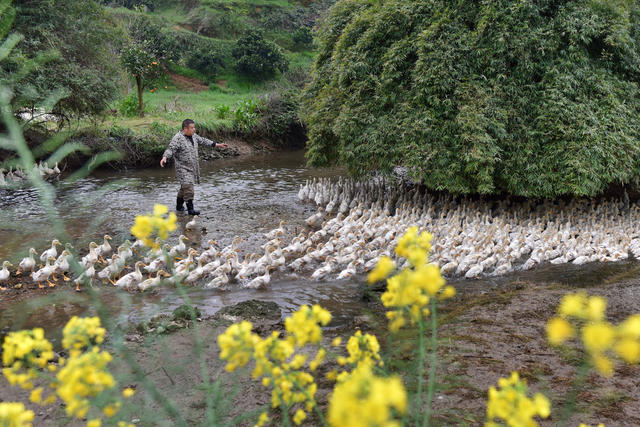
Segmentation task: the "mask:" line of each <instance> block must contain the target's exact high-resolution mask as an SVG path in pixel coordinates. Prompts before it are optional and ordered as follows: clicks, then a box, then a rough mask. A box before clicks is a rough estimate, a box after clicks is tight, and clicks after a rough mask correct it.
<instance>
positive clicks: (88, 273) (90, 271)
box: [73, 261, 96, 291]
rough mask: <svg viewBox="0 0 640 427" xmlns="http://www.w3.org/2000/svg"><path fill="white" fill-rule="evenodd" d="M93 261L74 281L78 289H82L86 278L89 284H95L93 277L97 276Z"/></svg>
mask: <svg viewBox="0 0 640 427" xmlns="http://www.w3.org/2000/svg"><path fill="white" fill-rule="evenodd" d="M94 264H95V263H94V262H93V261H91V262H89V265H88V266H87V267H86V268H85V269H84V271H83V272H82V273H81V274H80V276H78V278H77V279H76V280H74V281H73V283H75V284H76V291H80V285H81V284H83V283H84V281H85V280H87V281H88V283H89V286H93V278H94V277H95V276H96V267H95V265H94Z"/></svg>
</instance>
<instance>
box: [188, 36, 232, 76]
mask: <svg viewBox="0 0 640 427" xmlns="http://www.w3.org/2000/svg"><path fill="white" fill-rule="evenodd" d="M224 65H225V62H224V53H223V52H221V51H220V50H219V49H216V48H215V47H214V46H213V45H212V44H211V43H210V44H205V45H200V46H198V47H197V48H195V49H193V50H191V51H190V53H189V57H188V59H187V66H188V67H189V68H193V69H194V70H196V71H199V72H200V73H202V74H204V75H206V76H208V77H210V78H212V77H214V76H215V75H216V74H217V73H218V72H219V71H220V69H222V68H223V67H224Z"/></svg>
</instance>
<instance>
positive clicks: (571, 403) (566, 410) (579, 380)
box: [558, 362, 589, 427]
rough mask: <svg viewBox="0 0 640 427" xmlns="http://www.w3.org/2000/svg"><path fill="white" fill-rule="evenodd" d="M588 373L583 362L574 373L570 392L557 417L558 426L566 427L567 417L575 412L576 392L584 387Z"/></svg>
mask: <svg viewBox="0 0 640 427" xmlns="http://www.w3.org/2000/svg"><path fill="white" fill-rule="evenodd" d="M588 373H589V364H588V363H586V362H583V363H582V365H581V366H580V367H579V368H578V372H577V373H576V375H575V377H574V379H573V382H572V384H571V390H570V391H569V396H568V397H567V401H566V402H565V404H564V406H563V407H562V411H561V412H560V416H559V417H558V426H559V427H564V426H566V425H567V421H568V420H569V417H570V416H571V415H572V414H573V413H574V412H575V409H576V400H577V398H578V391H579V390H581V389H582V386H583V385H584V383H585V381H586V379H587V374H588Z"/></svg>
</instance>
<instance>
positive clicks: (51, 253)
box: [40, 239, 62, 262]
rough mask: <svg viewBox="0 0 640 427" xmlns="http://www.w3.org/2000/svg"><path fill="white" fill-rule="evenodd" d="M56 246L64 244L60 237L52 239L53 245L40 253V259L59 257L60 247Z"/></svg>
mask: <svg viewBox="0 0 640 427" xmlns="http://www.w3.org/2000/svg"><path fill="white" fill-rule="evenodd" d="M56 246H62V244H61V243H60V241H59V240H58V239H53V240H52V241H51V247H50V248H49V249H47V250H46V251H44V252H42V254H41V255H40V261H41V262H45V261H46V260H47V258H49V257H52V258H53V259H54V260H55V259H56V258H57V257H58V249H56Z"/></svg>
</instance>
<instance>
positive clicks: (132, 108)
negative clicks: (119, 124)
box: [118, 92, 138, 117]
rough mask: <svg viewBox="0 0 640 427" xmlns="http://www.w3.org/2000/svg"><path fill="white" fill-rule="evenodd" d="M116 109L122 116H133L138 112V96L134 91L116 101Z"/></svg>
mask: <svg viewBox="0 0 640 427" xmlns="http://www.w3.org/2000/svg"><path fill="white" fill-rule="evenodd" d="M118 111H119V112H120V114H121V115H123V116H124V117H135V116H136V115H137V114H138V97H137V96H136V94H135V93H134V92H131V93H130V94H129V95H127V96H126V98H124V99H122V100H121V101H120V102H119V103H118Z"/></svg>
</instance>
